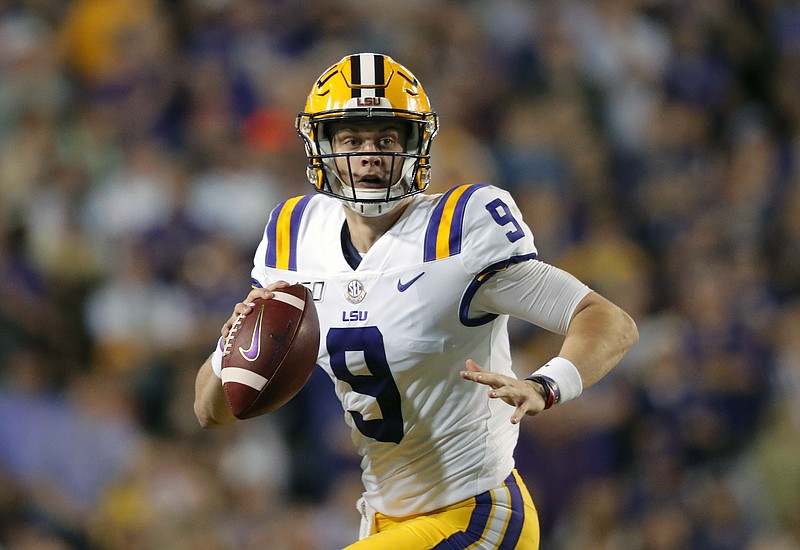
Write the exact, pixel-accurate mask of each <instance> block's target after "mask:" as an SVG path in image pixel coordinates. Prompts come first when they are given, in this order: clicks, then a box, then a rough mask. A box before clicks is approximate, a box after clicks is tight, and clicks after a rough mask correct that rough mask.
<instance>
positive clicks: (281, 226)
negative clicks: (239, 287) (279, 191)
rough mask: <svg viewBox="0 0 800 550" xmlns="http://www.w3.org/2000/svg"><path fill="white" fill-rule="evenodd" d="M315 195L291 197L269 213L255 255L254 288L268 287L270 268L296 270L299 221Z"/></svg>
mask: <svg viewBox="0 0 800 550" xmlns="http://www.w3.org/2000/svg"><path fill="white" fill-rule="evenodd" d="M312 197H313V195H304V196H299V197H294V198H291V199H288V200H286V201H284V202H282V203H280V204H279V205H278V206H276V207H275V208H274V209H273V210H272V212H271V213H270V216H269V221H268V222H267V226H266V228H265V229H264V236H263V237H262V239H261V242H260V243H259V245H258V247H257V248H256V253H255V257H254V258H253V269H252V271H251V278H252V284H253V286H254V287H265V286H267V285H268V284H269V283H271V282H273V281H272V280H271V279H270V278H269V270H270V268H271V269H281V270H286V271H297V254H298V249H297V241H298V235H299V233H300V223H301V220H302V218H303V214H304V212H305V210H306V207H307V206H308V203H309V201H310V200H311V198H312Z"/></svg>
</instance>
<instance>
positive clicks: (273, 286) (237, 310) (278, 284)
mask: <svg viewBox="0 0 800 550" xmlns="http://www.w3.org/2000/svg"><path fill="white" fill-rule="evenodd" d="M287 286H289V283H287V282H286V281H275V282H274V283H270V284H268V285H267V286H266V287H265V288H254V289H252V290H251V291H250V292H249V293H248V294H247V297H246V298H245V299H244V300H243V301H241V302H239V303H238V304H236V305H235V306H234V308H233V313H231V316H230V317H228V320H227V321H225V324H224V325H222V329H221V330H220V333H221V334H222V338H223V340H224V339H225V338H227V337H228V333H229V332H230V331H231V327H233V324H234V323H235V322H236V319H237V318H238V317H239V315H249V314H250V312H251V311H253V300H255V299H256V298H264V299H266V300H271V299H272V298H273V296H274V294H272V291H273V290H277V289H279V288H286V287H287Z"/></svg>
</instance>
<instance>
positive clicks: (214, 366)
mask: <svg viewBox="0 0 800 550" xmlns="http://www.w3.org/2000/svg"><path fill="white" fill-rule="evenodd" d="M223 345H224V343H223V341H222V337H220V339H219V341H218V342H217V346H216V347H215V348H214V353H212V354H211V370H213V371H214V374H216V375H217V378H219V379H222V346H223Z"/></svg>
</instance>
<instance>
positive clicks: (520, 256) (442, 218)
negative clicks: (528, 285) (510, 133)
mask: <svg viewBox="0 0 800 550" xmlns="http://www.w3.org/2000/svg"><path fill="white" fill-rule="evenodd" d="M451 256H458V257H459V258H460V261H461V263H462V265H463V266H464V269H465V270H466V272H467V273H468V274H469V275H471V276H472V282H471V283H470V284H469V286H468V287H467V288H466V290H465V292H464V296H463V298H462V301H461V305H460V307H459V318H460V319H461V322H462V323H464V324H465V325H467V326H477V325H480V324H483V323H486V322H489V321H491V320H492V319H494V318H495V317H497V315H496V314H492V313H487V314H485V315H480V316H478V317H471V316H470V313H469V311H470V304H471V301H472V298H473V297H474V296H475V293H476V292H477V291H478V289H480V287H481V285H482V284H483V283H484V282H486V281H487V280H489V279H490V278H491V277H492V276H493V275H494V274H496V273H498V272H500V271H503V270H505V269H507V268H508V267H510V266H512V265H515V264H518V263H522V262H527V261H529V260H533V259H535V258H536V246H535V245H534V242H533V233H532V232H531V230H530V228H529V227H528V226H527V225H526V223H525V221H524V220H523V219H522V214H521V213H520V210H519V208H518V207H517V204H516V203H515V202H514V199H513V197H512V196H511V195H510V194H509V193H508V192H507V191H504V190H502V189H500V188H498V187H494V186H492V185H486V184H474V185H462V186H459V187H454V188H452V189H450V190H449V191H448V192H447V193H445V194H444V195H443V196H442V198H441V199H440V200H439V202H438V204H437V205H436V207H435V209H434V211H433V214H432V216H431V219H430V222H429V224H428V228H427V231H426V234H425V248H424V260H425V261H426V262H429V261H435V260H441V259H444V258H448V257H451Z"/></svg>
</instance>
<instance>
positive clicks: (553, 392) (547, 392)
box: [525, 374, 561, 409]
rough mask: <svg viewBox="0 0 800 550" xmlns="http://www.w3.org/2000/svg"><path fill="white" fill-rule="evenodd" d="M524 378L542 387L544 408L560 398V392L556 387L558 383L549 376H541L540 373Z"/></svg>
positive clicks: (547, 407)
mask: <svg viewBox="0 0 800 550" xmlns="http://www.w3.org/2000/svg"><path fill="white" fill-rule="evenodd" d="M525 380H530V381H531V382H536V383H537V384H539V385H540V386H542V388H544V408H545V409H549V408H550V407H552V406H553V405H555V404H556V403H558V402H559V401H560V399H561V392H560V391H559V389H558V385H557V384H556V383H555V382H554V381H553V380H552V379H550V378H548V377H546V376H542V375H541V374H533V375H531V376H529V377H527V378H526V379H525Z"/></svg>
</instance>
